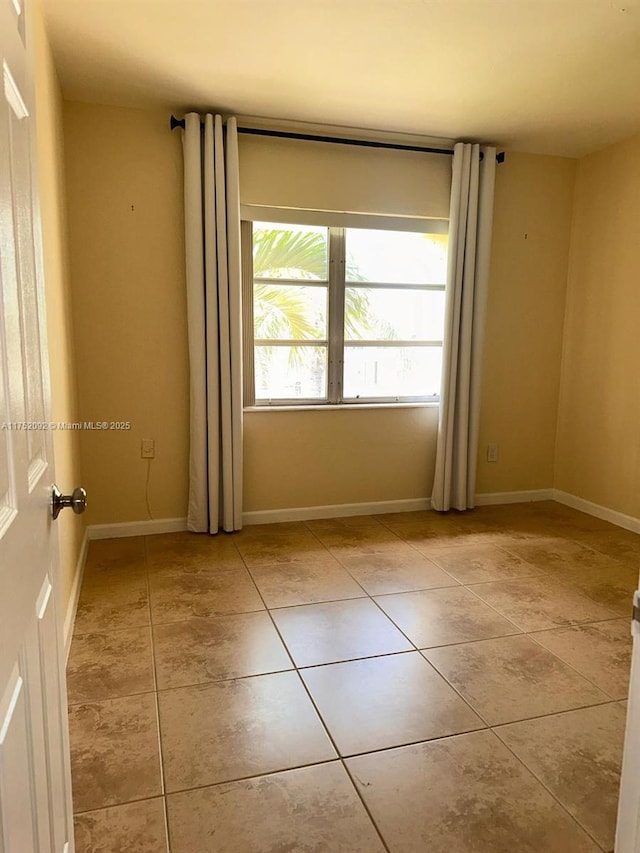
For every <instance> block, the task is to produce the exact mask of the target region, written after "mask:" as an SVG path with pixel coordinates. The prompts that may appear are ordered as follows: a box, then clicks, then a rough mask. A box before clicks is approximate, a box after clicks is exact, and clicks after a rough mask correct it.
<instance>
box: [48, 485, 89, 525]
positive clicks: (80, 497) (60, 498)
mask: <svg viewBox="0 0 640 853" xmlns="http://www.w3.org/2000/svg"><path fill="white" fill-rule="evenodd" d="M68 506H70V507H71V509H72V510H73V511H74V512H75V514H76V515H81V514H82V513H83V512H84V511H85V509H86V508H87V493H86V492H85V490H84V489H83V488H81V487H80V486H78V487H77V488H76V489H74V490H73V492H72V494H70V495H63V494H62V492H61V491H60V489H59V488H58V487H57V486H56V484H55V483H54V484H53V486H51V515H52V516H53V518H54V520H55V519H56V518H57V517H58V516H59V515H60V510H62V509H64V508H65V507H68Z"/></svg>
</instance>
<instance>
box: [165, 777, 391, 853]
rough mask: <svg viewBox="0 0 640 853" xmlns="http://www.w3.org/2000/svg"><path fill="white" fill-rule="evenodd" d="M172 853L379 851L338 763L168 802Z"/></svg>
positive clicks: (202, 791) (176, 797) (205, 790)
mask: <svg viewBox="0 0 640 853" xmlns="http://www.w3.org/2000/svg"><path fill="white" fill-rule="evenodd" d="M168 809H169V825H170V827H171V850H172V853H211V851H213V850H216V851H217V850H219V851H220V853H222V851H224V853H249V851H250V853H276V851H282V853H285V851H291V853H303V851H309V852H310V853H311V851H317V853H321V851H326V853H383V851H384V847H383V846H382V844H381V843H380V839H379V837H378V834H377V833H376V831H375V829H374V827H373V825H372V823H371V821H370V820H369V818H368V816H367V813H366V811H365V809H364V807H363V806H362V803H361V802H360V799H359V797H358V795H357V794H356V792H355V791H354V789H353V785H352V784H351V782H350V780H349V777H348V776H347V774H346V772H345V771H344V769H343V767H342V766H341V765H340V764H339V763H338V762H332V763H331V764H320V765H317V766H315V767H303V768H301V769H299V770H289V771H287V772H285V773H276V774H273V775H270V776H261V777H260V778H258V779H248V780H246V781H243V782H231V783H229V784H225V785H216V786H215V787H212V788H201V789H199V790H197V791H185V792H184V793H180V794H172V795H171V796H169V797H168Z"/></svg>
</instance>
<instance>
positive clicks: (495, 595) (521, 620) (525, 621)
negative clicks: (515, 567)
mask: <svg viewBox="0 0 640 853" xmlns="http://www.w3.org/2000/svg"><path fill="white" fill-rule="evenodd" d="M473 592H474V593H475V594H476V595H478V596H479V597H480V598H481V599H482V600H483V601H486V602H487V604H490V605H491V606H492V607H495V609H496V610H498V611H499V612H500V613H502V614H503V615H504V616H506V617H507V619H510V620H511V621H512V622H513V623H514V624H515V625H517V626H518V627H519V628H522V630H523V631H542V630H544V629H545V628H555V627H560V626H562V625H578V624H580V623H581V622H597V621H599V620H602V619H611V618H613V617H614V616H615V615H616V614H615V612H614V611H612V610H611V609H610V608H607V607H604V605H602V604H598V603H597V602H596V601H593V600H592V599H591V598H588V597H587V596H586V595H583V594H582V593H581V592H579V591H578V590H576V589H573V588H572V587H569V586H567V585H565V584H562V583H560V582H559V581H557V580H556V579H555V578H551V577H547V576H544V577H536V578H522V579H519V580H512V581H497V582H493V583H481V584H475V585H474V586H473Z"/></svg>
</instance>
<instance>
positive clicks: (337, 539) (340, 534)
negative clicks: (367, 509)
mask: <svg viewBox="0 0 640 853" xmlns="http://www.w3.org/2000/svg"><path fill="white" fill-rule="evenodd" d="M317 536H318V539H319V540H320V541H321V542H322V544H323V545H324V546H325V547H326V548H328V549H329V551H330V552H331V553H332V554H333V555H334V556H335V557H337V558H338V559H341V558H342V557H347V556H349V555H352V554H379V553H388V552H391V553H399V554H409V553H411V546H410V545H408V544H407V543H406V542H403V541H402V539H401V538H400V537H399V536H396V534H395V533H393V532H392V531H391V530H388V529H387V528H386V527H383V526H382V525H379V526H378V527H371V526H370V527H349V528H347V527H345V528H334V529H333V530H331V531H328V530H327V531H324V532H322V533H318V534H317Z"/></svg>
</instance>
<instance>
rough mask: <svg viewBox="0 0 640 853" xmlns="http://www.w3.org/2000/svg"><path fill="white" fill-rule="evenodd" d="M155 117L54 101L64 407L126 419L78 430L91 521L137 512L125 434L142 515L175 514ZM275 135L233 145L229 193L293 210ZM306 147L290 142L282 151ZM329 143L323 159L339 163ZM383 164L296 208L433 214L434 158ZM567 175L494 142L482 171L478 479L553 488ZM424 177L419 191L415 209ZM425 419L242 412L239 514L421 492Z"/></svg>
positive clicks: (178, 339)
mask: <svg viewBox="0 0 640 853" xmlns="http://www.w3.org/2000/svg"><path fill="white" fill-rule="evenodd" d="M167 124H168V123H167V115H166V114H165V113H164V112H146V111H141V110H131V109H121V108H112V107H103V106H97V105H87V104H72V103H69V104H67V105H66V108H65V132H66V149H67V175H68V177H67V181H68V196H69V203H70V233H71V261H72V276H73V300H74V324H75V329H76V337H77V346H78V351H79V352H80V353H81V354H82V358H81V359H80V360H79V368H78V381H79V395H80V400H81V407H80V415H81V417H82V419H85V420H98V419H101V420H111V419H116V420H130V421H131V422H132V424H133V429H132V430H131V432H128V433H121V434H118V433H106V434H105V433H95V432H94V433H89V432H84V433H83V434H82V451H83V464H84V469H85V479H86V482H87V486H88V488H89V490H90V494H91V498H92V501H91V510H90V514H88V520H89V521H90V522H91V523H112V522H120V521H130V520H139V519H144V518H146V517H147V512H146V507H145V500H144V484H145V475H146V465H145V463H144V462H143V461H142V460H141V459H140V455H139V443H140V439H141V438H143V437H145V438H146V437H149V438H155V439H156V441H157V458H156V460H155V461H154V462H153V467H152V474H151V484H150V485H151V489H150V497H151V509H152V512H153V515H154V516H155V517H158V518H164V517H181V516H184V515H185V509H186V493H187V482H186V475H187V455H188V385H187V382H188V380H187V375H188V365H187V343H186V325H185V315H186V307H185V297H184V272H183V221H182V195H181V193H182V189H181V186H182V168H181V151H180V137H179V135H178V134H175V133H174V134H171V133H170V132H169V130H168V127H167ZM293 144H294V143H285V145H284V146H283V147H282V149H281V153H280V155H279V157H277V156H276V153H275V150H274V147H273V144H272V143H268V144H264V140H260V145H258V144H257V143H256V141H255V140H254V139H253V138H242V139H241V155H240V156H241V166H242V174H243V185H242V188H241V189H242V201H243V202H244V203H262V204H266V203H268V202H269V200H271V203H273V204H294V205H297V206H311V197H312V194H311V193H312V189H313V186H312V184H313V182H311V183H308V184H305V185H304V186H303V184H302V183H301V182H300V180H299V176H298V178H295V176H296V175H297V174H298V173H297V172H296V171H295V170H294V172H293V174H294V180H292V181H291V183H290V185H287V184H285V183H283V180H282V174H283V171H284V170H286V164H287V163H291V162H292V160H291V158H292V156H293V154H292V151H291V145H293ZM320 147H321V146H318V145H313V144H311V145H310V146H307V145H305V144H303V150H302V149H301V153H300V157H301V158H302V160H305V158H307V157H308V156H309V150H310V149H320ZM327 148H328V146H327ZM330 150H332V151H334V149H330ZM347 151H348V154H346V153H344V152H343V153H342V154H340V155H338V152H337V151H336V152H335V153H334V154H333V155H332V156H336V157H337V156H339V161H338V166H337V168H339V169H344V170H346V171H345V175H347V174H349V173H350V168H351V165H352V164H351V159H350V158H352V157H353V156H354V149H351V148H350V149H347ZM371 153H372V152H368V151H367V152H365V154H364V156H365V157H366V158H369V155H370V154H371ZM374 153H375V154H376V157H379V152H374ZM327 156H328V155H327ZM344 158H348V162H347V159H344ZM394 159H395V158H394ZM305 162H306V160H305ZM358 162H360V164H362V162H364V161H361V160H359V161H358ZM376 163H377V165H378V172H377V174H378V176H380V175H381V174H382V171H381V168H382V167H381V165H380V163H379V162H378V161H377V160H376ZM350 164H351V165H350ZM428 164H431V165H428ZM434 164H436V165H435V166H434ZM307 165H308V164H307ZM325 166H326V164H324V165H323V167H322V168H325ZM309 168H310V167H309ZM394 169H396V170H397V174H398V175H399V176H400V177H399V179H398V183H397V186H396V189H397V193H396V192H395V191H394V189H393V187H394V183H393V179H392V176H393V171H394ZM394 169H392V170H391V172H390V173H389V174H387V175H386V176H383V177H384V179H382V178H380V179H379V180H378V181H376V182H374V183H373V184H371V185H368V184H367V183H366V181H364V180H356V179H355V177H354V178H353V179H352V184H351V189H350V193H351V195H350V196H349V197H347V195H343V196H342V197H341V199H342V201H340V200H339V198H338V196H336V194H335V193H336V192H344V186H343V184H344V181H334V185H333V188H332V189H331V190H329V189H328V188H327V187H326V186H325V189H324V193H325V194H324V196H322V197H321V200H320V201H316V204H315V205H314V206H315V207H319V208H321V207H323V206H333V207H339V208H343V209H351V210H353V209H356V210H358V209H360V210H363V209H364V210H374V209H376V208H377V209H378V210H380V209H382V210H384V212H386V213H409V214H414V215H417V214H422V215H428V214H431V215H435V216H441V215H446V212H447V211H446V192H445V191H444V190H443V186H445V185H446V182H447V180H448V175H449V171H450V160H449V159H448V158H443V157H440V158H435V159H434V158H433V157H428V158H426V160H423V161H422V163H419V162H418V160H417V159H416V156H415V155H409V156H408V157H407V158H406V159H405V160H404V161H403V165H400V164H396V165H395V166H394ZM420 169H422V170H423V171H422V172H420ZM574 169H575V163H574V161H571V160H566V159H563V158H554V157H541V156H534V155H522V154H511V153H509V154H508V156H507V162H506V163H505V164H504V165H503V166H500V168H499V169H498V184H497V195H496V223H495V232H494V243H493V252H492V276H491V285H490V301H489V317H488V338H487V349H486V358H485V373H484V377H485V380H484V387H485V392H484V393H485V399H484V403H483V416H482V424H481V454H480V457H481V460H482V459H483V453H484V449H483V446H484V445H485V444H486V443H487V442H488V441H492V442H496V443H498V444H499V445H500V461H499V462H498V463H497V464H494V465H488V464H486V463H483V462H482V461H481V462H480V468H479V484H478V488H479V491H508V490H513V489H534V488H543V487H551V486H552V485H553V455H554V440H555V427H556V419H557V394H558V382H559V363H560V345H561V334H562V323H563V311H564V298H565V282H566V264H567V252H568V241H569V223H570V216H571V199H572V193H573V180H574ZM358 174H361V176H362V174H364V175H366V169H365V170H364V172H362V173H358ZM278 175H280V177H279V178H278ZM276 178H278V179H277V180H276ZM270 182H271V183H270ZM321 183H323V182H321ZM324 183H326V181H324ZM269 187H271V189H270V188H269ZM336 187H337V188H338V189H336ZM416 187H418V190H419V191H418V192H416ZM430 187H432V189H433V198H434V199H436V201H434V203H433V206H429V205H428V204H427V203H426V202H425V203H424V204H423V206H422V207H420V203H421V202H420V199H421V198H425V199H428V198H429V188H430ZM409 188H411V192H409ZM276 192H278V193H279V195H278V196H277V197H276V198H274V197H273V195H275V193H276ZM296 193H297V195H296ZM331 193H333V195H332V194H331ZM358 193H360V195H358ZM403 195H404V196H405V197H406V198H408V199H409V202H408V203H407V204H408V207H405V208H403V207H402V203H401V201H400V199H401V197H402V196H403ZM307 199H308V201H307ZM525 234H527V238H526V239H525V237H524V235H525ZM541 331H542V334H540V332H541ZM436 427H437V410H436V409H434V408H405V409H391V410H371V409H369V410H360V411H353V410H345V411H339V412H336V411H323V412H317V411H313V412H307V411H305V412H273V411H269V412H248V413H247V414H246V417H245V453H244V456H245V510H246V511H255V510H267V509H274V508H287V507H296V506H315V505H326V504H335V503H338V504H339V503H355V502H369V501H385V500H399V499H404V498H424V497H428V496H429V495H430V492H431V481H432V476H433V462H434V454H435V435H436Z"/></svg>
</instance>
